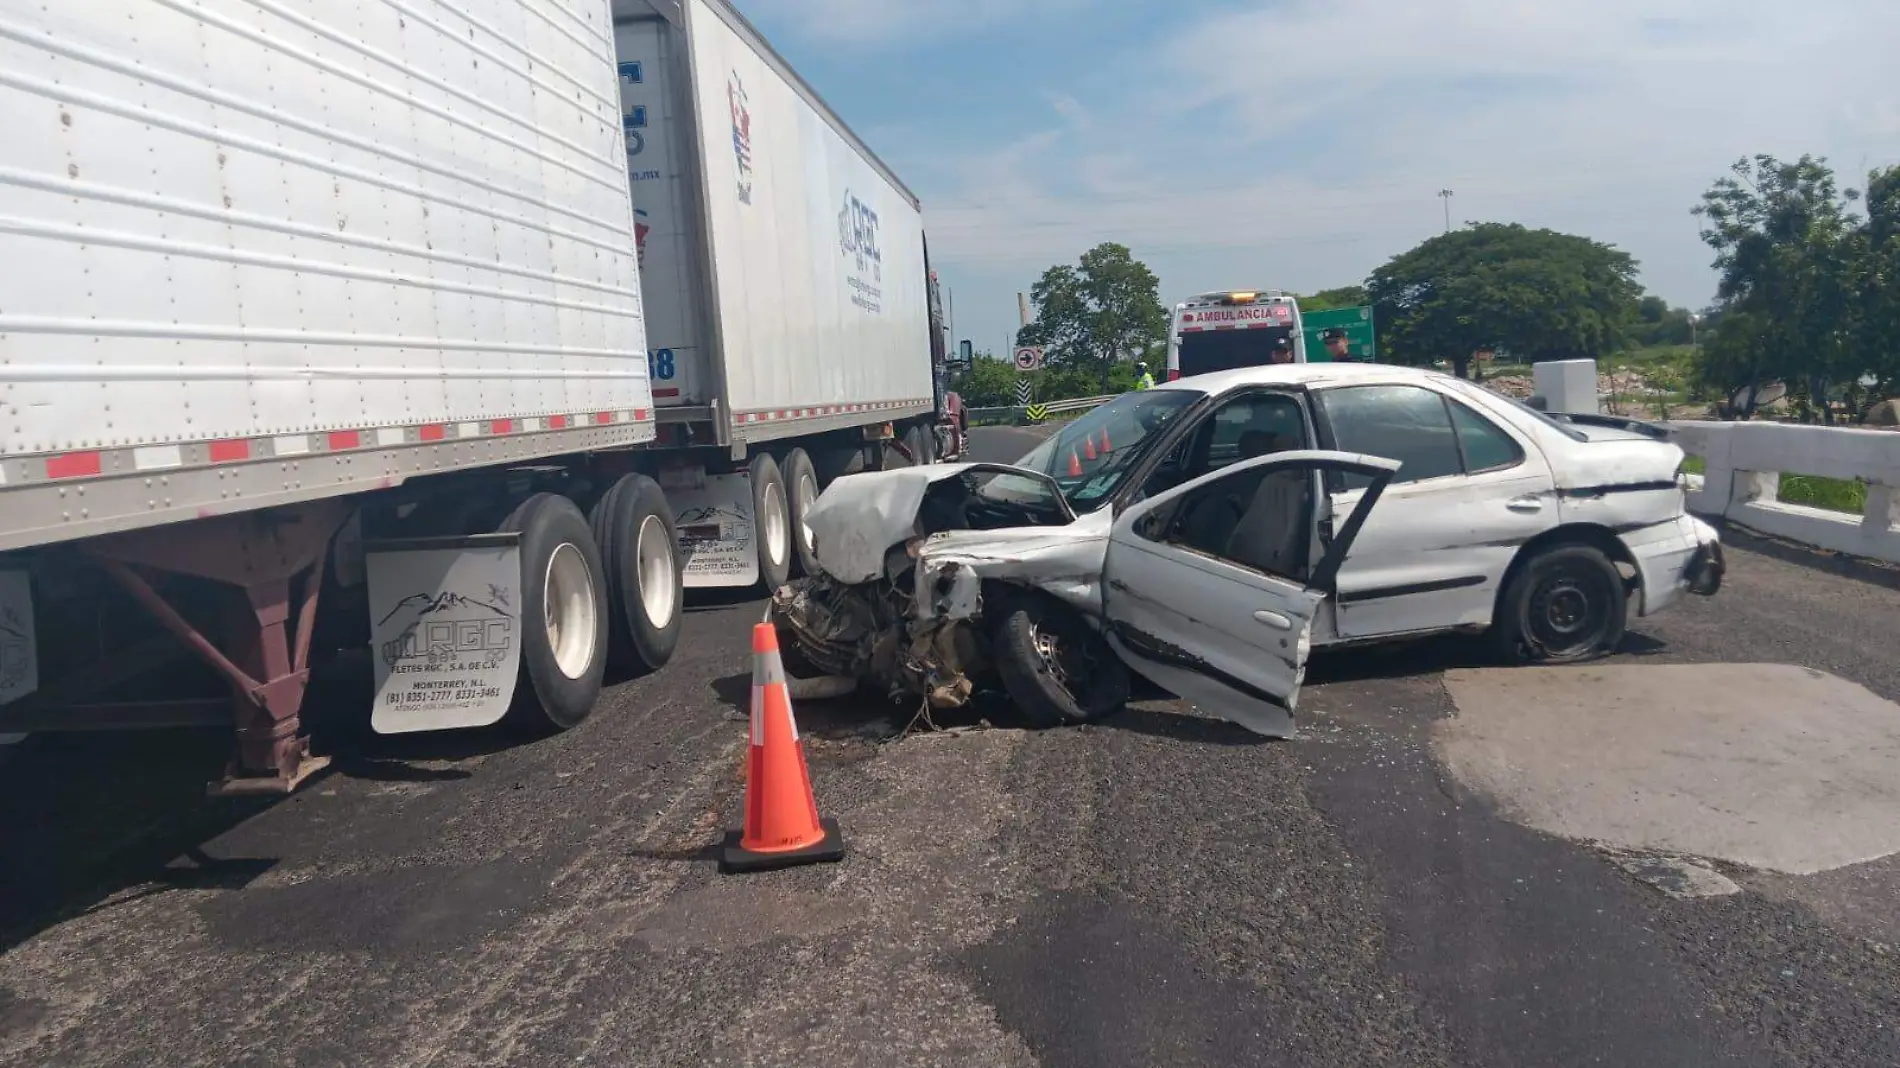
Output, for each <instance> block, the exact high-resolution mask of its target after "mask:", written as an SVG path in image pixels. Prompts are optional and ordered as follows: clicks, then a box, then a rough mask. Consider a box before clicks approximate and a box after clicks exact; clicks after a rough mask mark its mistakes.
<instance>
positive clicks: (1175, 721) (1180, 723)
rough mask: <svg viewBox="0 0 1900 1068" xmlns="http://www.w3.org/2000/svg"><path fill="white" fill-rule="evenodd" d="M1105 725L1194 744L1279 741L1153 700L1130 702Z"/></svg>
mask: <svg viewBox="0 0 1900 1068" xmlns="http://www.w3.org/2000/svg"><path fill="white" fill-rule="evenodd" d="M1168 700H1172V699H1171V698H1168ZM1101 725H1102V726H1103V727H1105V728H1109V729H1111V730H1118V731H1128V732H1129V733H1131V734H1145V735H1148V736H1149V737H1153V738H1166V739H1168V740H1169V741H1176V742H1186V743H1188V744H1190V745H1237V746H1255V745H1271V744H1273V743H1274V742H1275V741H1277V739H1274V738H1267V737H1265V736H1262V735H1258V734H1255V733H1254V732H1252V731H1250V730H1248V729H1247V728H1245V727H1242V726H1240V725H1238V724H1234V723H1229V722H1227V721H1226V720H1224V719H1214V718H1212V717H1208V716H1200V715H1194V714H1190V713H1186V712H1176V711H1172V710H1169V709H1164V708H1155V707H1153V704H1152V702H1143V703H1142V704H1135V705H1130V706H1128V707H1127V708H1125V709H1123V710H1122V711H1121V712H1119V713H1117V714H1116V715H1113V716H1110V717H1109V718H1107V719H1105V720H1103V721H1102V724H1101Z"/></svg>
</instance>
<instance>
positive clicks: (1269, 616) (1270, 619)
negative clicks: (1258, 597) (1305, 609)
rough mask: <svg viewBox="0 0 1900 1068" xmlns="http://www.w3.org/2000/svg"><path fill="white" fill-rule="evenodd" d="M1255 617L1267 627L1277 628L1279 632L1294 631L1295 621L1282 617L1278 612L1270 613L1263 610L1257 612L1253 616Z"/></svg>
mask: <svg viewBox="0 0 1900 1068" xmlns="http://www.w3.org/2000/svg"><path fill="white" fill-rule="evenodd" d="M1253 617H1254V619H1256V620H1258V621H1259V622H1261V623H1265V624H1266V625H1267V626H1269V627H1273V628H1276V629H1278V630H1292V629H1293V621H1292V620H1291V619H1288V618H1287V617H1285V616H1283V615H1281V614H1280V613H1278V612H1269V611H1266V610H1265V609H1262V610H1260V611H1258V612H1255V613H1254V614H1253Z"/></svg>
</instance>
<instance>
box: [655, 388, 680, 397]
mask: <svg viewBox="0 0 1900 1068" xmlns="http://www.w3.org/2000/svg"><path fill="white" fill-rule="evenodd" d="M653 395H654V396H655V397H677V396H679V395H680V391H679V390H678V389H656V390H654V391H653Z"/></svg>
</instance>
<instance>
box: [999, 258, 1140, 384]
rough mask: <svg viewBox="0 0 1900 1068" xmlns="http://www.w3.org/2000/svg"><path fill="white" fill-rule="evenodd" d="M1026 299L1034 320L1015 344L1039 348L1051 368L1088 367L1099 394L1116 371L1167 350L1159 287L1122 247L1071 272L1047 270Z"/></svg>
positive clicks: (1058, 268)
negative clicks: (1031, 303) (1044, 351)
mask: <svg viewBox="0 0 1900 1068" xmlns="http://www.w3.org/2000/svg"><path fill="white" fill-rule="evenodd" d="M1029 293H1030V297H1031V299H1033V300H1034V301H1035V304H1036V319H1035V321H1034V322H1032V323H1030V324H1029V325H1028V326H1025V327H1023V328H1022V330H1021V332H1020V333H1019V334H1018V335H1017V343H1018V344H1023V345H1042V346H1045V347H1046V348H1047V349H1048V355H1047V359H1048V361H1049V363H1050V364H1051V366H1052V367H1054V368H1057V369H1064V370H1066V369H1070V368H1086V369H1087V370H1088V371H1089V372H1090V373H1091V374H1092V375H1093V377H1094V378H1095V381H1096V382H1097V383H1098V384H1099V386H1100V390H1101V392H1103V393H1106V392H1108V387H1109V380H1110V376H1111V375H1110V373H1111V371H1112V369H1113V368H1114V367H1115V365H1116V364H1118V363H1120V362H1122V361H1125V360H1135V359H1150V358H1153V357H1154V355H1155V352H1156V350H1157V349H1158V348H1160V347H1161V346H1163V345H1165V344H1166V341H1167V333H1168V313H1167V310H1166V309H1165V308H1163V307H1162V306H1161V296H1160V280H1159V279H1157V278H1156V277H1155V274H1154V272H1153V271H1151V270H1149V269H1148V266H1147V265H1146V264H1144V263H1142V262H1141V261H1140V260H1137V259H1135V258H1134V256H1132V255H1131V254H1130V253H1129V251H1128V248H1127V247H1126V246H1124V245H1117V244H1114V243H1112V242H1105V243H1103V244H1100V245H1097V246H1095V247H1094V248H1092V249H1090V250H1089V251H1087V252H1085V253H1083V254H1082V258H1081V260H1080V261H1078V263H1077V264H1076V265H1075V266H1073V267H1070V266H1067V265H1058V266H1055V267H1051V268H1049V269H1048V270H1046V271H1044V272H1043V273H1042V277H1041V278H1039V279H1037V280H1036V284H1035V285H1033V286H1031V287H1030V290H1029Z"/></svg>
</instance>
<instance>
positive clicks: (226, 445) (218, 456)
mask: <svg viewBox="0 0 1900 1068" xmlns="http://www.w3.org/2000/svg"><path fill="white" fill-rule="evenodd" d="M210 453H211V462H212V463H214V464H228V463H232V462H235V461H237V460H248V459H250V458H251V443H250V442H248V441H243V440H238V441H214V442H212V443H211V447H210Z"/></svg>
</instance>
